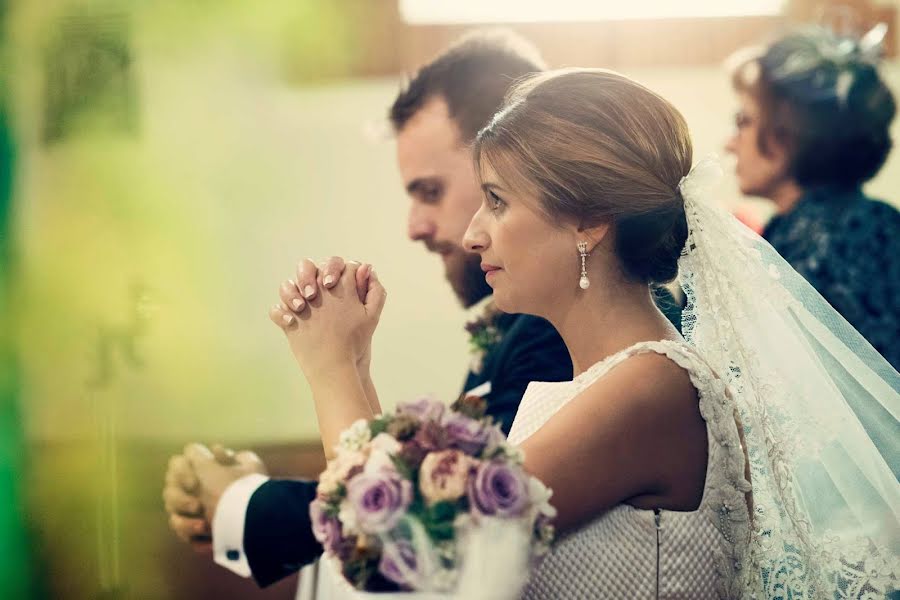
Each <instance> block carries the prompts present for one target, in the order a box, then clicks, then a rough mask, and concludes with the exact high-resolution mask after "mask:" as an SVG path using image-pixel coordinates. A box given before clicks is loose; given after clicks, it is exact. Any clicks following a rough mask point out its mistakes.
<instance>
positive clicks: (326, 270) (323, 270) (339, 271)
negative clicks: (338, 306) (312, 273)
mask: <svg viewBox="0 0 900 600" xmlns="http://www.w3.org/2000/svg"><path fill="white" fill-rule="evenodd" d="M344 266H345V263H344V259H343V258H341V257H340V256H332V257H331V258H329V259H328V260H326V261H325V262H324V263H322V264H320V265H319V277H321V279H322V285H323V286H325V288H326V289H331V288H333V287H334V286H335V284H337V282H338V281H340V279H341V275H343V274H344Z"/></svg>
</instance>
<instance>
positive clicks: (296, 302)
mask: <svg viewBox="0 0 900 600" xmlns="http://www.w3.org/2000/svg"><path fill="white" fill-rule="evenodd" d="M291 304H293V305H294V308H295V309H296V310H300V309H301V308H302V307H303V300H301V299H300V298H294V301H293V302H291Z"/></svg>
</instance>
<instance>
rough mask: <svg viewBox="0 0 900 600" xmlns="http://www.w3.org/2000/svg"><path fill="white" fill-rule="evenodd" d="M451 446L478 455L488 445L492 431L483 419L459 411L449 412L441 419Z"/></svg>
mask: <svg viewBox="0 0 900 600" xmlns="http://www.w3.org/2000/svg"><path fill="white" fill-rule="evenodd" d="M441 424H442V425H443V426H444V430H445V431H446V432H447V438H448V440H449V442H450V447H451V448H459V449H460V450H462V451H463V452H465V453H466V454H469V455H472V456H476V455H478V454H479V453H480V452H481V451H482V450H484V447H485V446H486V445H487V442H488V436H489V435H490V431H489V430H488V428H486V427H485V426H484V423H482V422H481V421H476V420H475V419H472V418H469V417H467V416H465V415H461V414H459V413H453V412H448V413H446V414H445V415H444V418H443V419H442V420H441Z"/></svg>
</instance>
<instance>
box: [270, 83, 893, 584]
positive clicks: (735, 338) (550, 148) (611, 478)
mask: <svg viewBox="0 0 900 600" xmlns="http://www.w3.org/2000/svg"><path fill="white" fill-rule="evenodd" d="M474 158H475V162H476V166H477V170H478V172H479V173H480V177H481V180H482V188H483V190H484V203H483V205H482V207H481V209H480V210H479V212H478V213H477V214H476V215H475V217H474V218H473V219H472V222H471V223H470V226H469V229H468V231H467V232H466V236H465V240H464V243H465V246H466V248H467V250H469V251H471V252H476V253H478V254H480V255H481V258H482V268H483V269H484V271H485V277H486V279H487V282H488V283H489V284H490V286H491V287H492V288H493V290H494V302H495V303H496V305H497V306H498V307H499V308H500V309H502V310H504V311H508V312H517V313H529V314H534V315H538V316H541V317H544V318H546V319H548V320H549V321H550V322H551V323H553V325H554V326H555V327H556V328H557V329H558V331H559V332H560V335H561V336H562V338H563V340H564V341H565V342H566V345H567V347H568V349H569V352H570V355H571V358H572V363H573V366H574V372H575V377H574V379H573V381H571V382H563V383H541V382H535V383H532V384H531V386H530V387H529V388H528V391H527V392H526V394H525V396H524V397H523V399H522V402H521V405H520V408H519V411H518V413H517V415H516V419H515V421H514V424H513V426H512V430H511V432H510V440H511V442H513V443H515V444H517V445H519V446H520V447H521V448H522V450H523V451H524V454H525V468H526V469H527V470H528V471H530V472H531V473H532V474H533V475H535V476H537V477H538V478H539V479H541V480H542V481H543V482H544V483H545V484H547V485H548V486H549V487H550V488H551V489H552V490H553V500H552V503H553V504H554V506H555V507H556V509H557V511H558V516H557V519H556V525H557V528H558V531H559V532H560V534H561V535H560V536H559V538H558V541H557V543H556V544H555V546H554V548H553V550H552V552H551V553H550V555H549V556H548V557H547V558H546V559H545V560H544V561H543V563H542V564H541V566H540V567H539V568H538V569H537V570H536V571H535V572H534V573H532V574H531V575H530V579H529V581H528V583H527V586H526V587H525V589H524V592H523V594H524V597H525V598H600V597H629V598H676V597H677V598H750V597H756V598H789V597H791V598H796V597H803V598H850V597H853V598H858V597H873V598H874V597H882V596H883V595H885V594H886V593H888V592H889V591H890V590H892V589H894V588H895V587H896V586H897V571H898V565H897V552H898V550H900V533H898V527H897V522H898V514H897V512H898V510H900V491H898V486H897V482H896V479H894V477H893V474H892V472H891V468H890V465H889V463H892V462H895V461H896V460H897V458H898V456H900V454H898V446H897V444H898V442H897V438H896V431H897V427H898V425H897V416H898V412H900V395H898V390H900V381H898V380H900V377H898V374H897V372H896V371H894V370H893V369H892V368H891V367H890V366H889V365H887V363H886V361H884V360H883V359H882V358H881V357H880V356H879V355H878V354H877V353H876V352H875V351H874V350H872V349H871V347H870V346H868V345H867V344H866V343H865V341H864V340H863V339H862V338H861V337H860V336H859V335H858V334H857V333H856V332H855V331H854V330H853V329H852V328H851V327H850V326H849V325H848V324H846V322H845V321H843V320H842V319H841V318H840V317H839V316H837V314H836V313H834V311H833V310H832V309H831V308H830V307H829V306H828V305H827V304H826V303H825V302H824V301H823V300H822V299H821V297H820V296H818V295H817V294H816V293H815V292H814V291H813V290H812V288H810V287H809V286H808V284H806V283H805V282H804V281H803V280H802V279H801V278H800V277H799V276H797V275H796V273H794V272H793V271H792V270H791V269H790V267H789V266H788V265H787V264H786V263H784V261H783V260H781V259H780V258H779V257H778V256H777V254H776V253H775V252H774V251H772V250H771V248H770V247H768V246H767V245H766V244H765V242H763V241H762V240H761V239H760V238H758V237H757V236H755V235H753V234H752V233H750V232H749V231H748V230H745V229H743V228H742V227H741V226H740V225H738V224H737V222H736V221H734V220H733V219H731V217H729V216H728V215H726V214H725V213H724V212H722V211H721V210H720V209H717V208H714V206H713V203H712V202H711V201H710V200H709V199H707V198H706V196H708V195H709V189H710V187H711V186H710V180H711V179H712V174H713V173H714V171H715V167H714V165H713V164H712V163H709V162H703V163H700V165H698V166H697V167H695V168H694V169H693V170H691V164H692V148H691V142H690V137H689V135H688V131H687V126H686V123H685V121H684V119H683V117H682V116H681V115H680V114H679V113H678V112H677V110H675V108H674V107H672V105H671V104H669V103H668V102H667V101H666V100H664V99H663V98H661V97H660V96H658V95H657V94H655V93H653V92H651V91H650V90H648V89H646V88H644V87H643V86H641V85H640V84H638V83H636V82H634V81H632V80H630V79H628V78H626V77H623V76H621V75H618V74H616V73H612V72H609V71H603V70H567V71H558V72H551V73H544V74H541V75H537V76H535V77H533V78H531V79H528V80H526V81H525V82H523V83H521V84H520V85H519V86H518V87H517V88H516V89H515V91H514V92H513V93H512V95H511V96H510V98H509V99H508V101H507V105H506V107H505V108H504V109H503V110H501V111H500V112H499V113H498V114H497V115H496V116H495V117H494V119H493V121H492V122H491V124H490V125H488V127H486V128H485V129H484V130H483V131H482V132H481V133H480V134H479V136H478V139H477V141H476V144H475V148H474ZM679 269H680V270H681V273H680V278H681V283H682V285H683V286H684V288H685V292H686V294H687V297H688V306H687V308H686V311H685V316H684V330H685V338H686V339H684V338H681V336H680V335H679V334H678V332H677V331H675V330H674V329H673V328H672V327H671V326H670V325H669V323H668V321H667V320H666V319H665V317H663V315H662V314H660V313H659V311H658V310H657V308H656V306H655V305H654V303H653V301H652V299H651V287H652V286H654V285H658V284H661V283H665V282H669V281H671V280H673V279H674V278H675V277H676V276H677V275H679ZM367 270H368V268H367V267H362V271H360V270H359V269H358V268H357V266H355V265H350V266H348V268H347V272H346V273H345V275H344V276H343V277H342V278H341V280H340V281H339V282H338V283H337V285H334V286H333V287H330V288H329V287H327V286H324V285H322V282H319V286H320V288H321V291H322V293H320V294H318V295H317V301H315V302H313V303H311V306H309V307H308V308H306V307H304V310H303V311H302V312H299V313H295V312H293V311H291V310H289V309H288V308H287V307H289V306H292V301H293V299H294V298H293V296H292V295H291V293H285V292H282V293H281V302H280V303H279V304H278V305H277V306H276V307H274V308H273V309H272V311H271V314H270V316H271V318H272V319H273V321H274V322H275V323H276V324H278V325H279V326H281V327H282V328H283V329H284V331H285V333H286V334H287V338H288V341H289V344H290V347H291V349H292V351H293V353H294V356H295V357H296V359H297V361H298V363H299V365H300V367H301V369H302V370H303V372H304V374H305V376H306V378H307V380H308V381H309V384H310V387H311V389H312V393H313V397H314V400H315V404H316V411H317V415H318V419H319V424H320V430H321V433H322V438H323V444H324V447H325V452H326V457H329V458H330V457H331V453H332V448H333V447H334V445H335V443H336V442H337V439H338V434H339V433H340V431H342V430H343V429H345V428H346V427H347V426H348V425H350V424H351V423H352V422H354V421H355V420H356V419H359V418H367V419H369V418H372V417H373V416H374V415H375V413H376V412H377V411H378V410H379V409H378V402H377V397H376V396H375V393H374V390H372V389H370V387H366V386H364V385H363V384H362V383H361V382H363V381H369V379H368V377H367V374H366V373H362V374H361V373H360V372H359V369H358V367H357V365H368V362H369V361H368V360H367V358H368V352H369V348H370V341H371V337H372V334H373V333H374V330H375V327H376V325H377V322H378V318H379V316H380V312H381V308H382V307H383V304H384V301H385V292H384V288H383V287H382V286H381V284H380V282H379V281H378V278H377V276H376V275H375V273H374V271H372V272H370V273H366V272H365V271H367ZM366 276H367V277H368V280H369V288H368V292H367V293H366V294H365V295H364V298H362V299H361V298H360V297H359V296H358V295H357V281H358V280H359V279H361V278H365V277H366ZM297 294H299V292H297ZM863 423H865V426H863ZM751 483H752V486H751ZM751 490H752V491H751Z"/></svg>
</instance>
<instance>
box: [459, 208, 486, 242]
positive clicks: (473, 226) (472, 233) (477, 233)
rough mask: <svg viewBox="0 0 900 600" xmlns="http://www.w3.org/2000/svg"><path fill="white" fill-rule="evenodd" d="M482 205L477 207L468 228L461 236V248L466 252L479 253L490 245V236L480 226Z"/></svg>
mask: <svg viewBox="0 0 900 600" xmlns="http://www.w3.org/2000/svg"><path fill="white" fill-rule="evenodd" d="M483 215H484V207H482V208H479V209H478V212H477V213H475V216H474V217H472V220H471V221H470V222H469V228H468V229H466V234H465V235H464V236H463V248H465V249H466V251H468V252H475V253H481V252H484V251H485V250H487V248H488V246H490V245H491V238H490V237H489V236H488V234H487V232H486V231H485V230H484V227H482V221H483Z"/></svg>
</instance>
